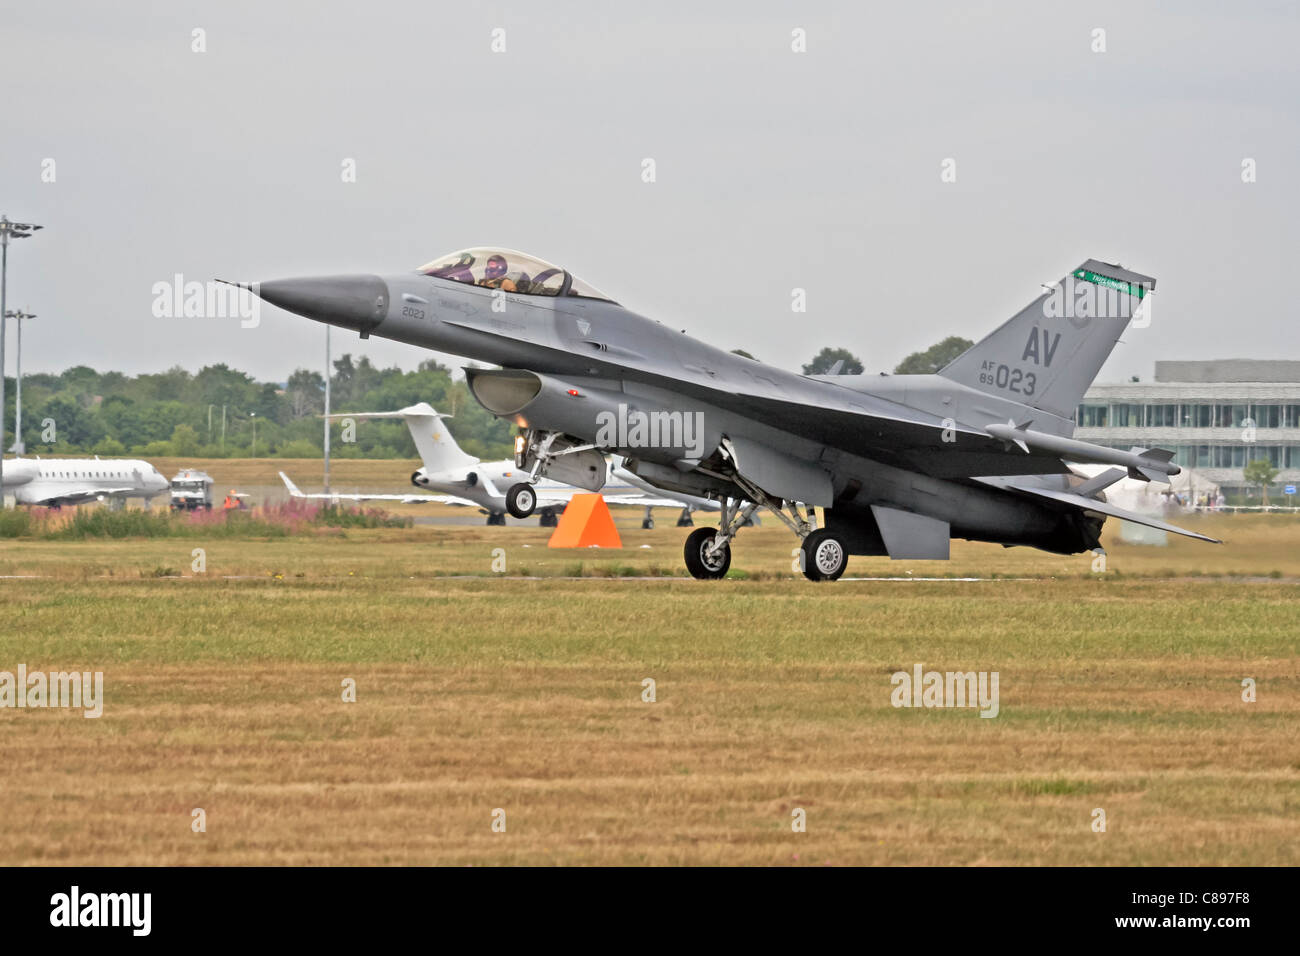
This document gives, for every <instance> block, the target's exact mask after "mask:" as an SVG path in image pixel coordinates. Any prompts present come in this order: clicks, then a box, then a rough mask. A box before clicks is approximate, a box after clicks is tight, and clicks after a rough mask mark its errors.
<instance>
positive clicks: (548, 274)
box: [419, 248, 614, 302]
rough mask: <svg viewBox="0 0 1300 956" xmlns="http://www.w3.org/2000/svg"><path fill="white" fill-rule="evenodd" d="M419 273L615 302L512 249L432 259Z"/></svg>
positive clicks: (468, 251) (491, 286)
mask: <svg viewBox="0 0 1300 956" xmlns="http://www.w3.org/2000/svg"><path fill="white" fill-rule="evenodd" d="M419 271H420V272H422V273H423V274H424V275H427V276H432V277H433V278H435V279H451V280H452V281H453V282H464V283H466V284H467V285H478V286H483V287H484V288H487V289H504V290H505V291H506V292H514V293H518V294H520V295H554V296H576V297H578V298H583V299H604V300H605V301H606V302H613V301H614V300H613V299H611V298H610V297H609V296H607V295H605V293H603V292H601V291H600V290H599V289H597V288H596V287H595V286H592V285H588V284H587V283H586V282H583V281H582V280H581V279H579V278H578V277H577V276H575V275H573V274H572V273H571V272H568V271H567V270H565V269H561V268H560V267H559V266H555V265H551V263H549V262H544V261H543V260H541V259H537V258H534V257H533V256H530V255H525V254H524V253H522V252H515V251H514V250H513V249H491V248H482V249H464V250H462V251H460V252H453V253H451V254H450V255H446V256H443V257H442V258H440V259H434V260H433V261H432V262H430V263H428V264H426V265H423V266H420V268H419Z"/></svg>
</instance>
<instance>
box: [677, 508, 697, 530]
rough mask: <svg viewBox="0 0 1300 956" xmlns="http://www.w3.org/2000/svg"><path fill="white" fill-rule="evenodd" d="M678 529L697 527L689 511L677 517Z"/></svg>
mask: <svg viewBox="0 0 1300 956" xmlns="http://www.w3.org/2000/svg"><path fill="white" fill-rule="evenodd" d="M677 527H679V528H694V527H695V522H694V521H693V520H692V519H691V513H690V512H689V511H683V512H682V513H681V514H680V515H678V516H677Z"/></svg>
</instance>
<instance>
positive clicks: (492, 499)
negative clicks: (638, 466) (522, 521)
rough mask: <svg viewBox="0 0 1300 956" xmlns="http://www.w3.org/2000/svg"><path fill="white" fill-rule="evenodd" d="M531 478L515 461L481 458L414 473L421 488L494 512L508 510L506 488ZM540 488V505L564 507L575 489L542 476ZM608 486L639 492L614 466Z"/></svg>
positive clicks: (544, 508)
mask: <svg viewBox="0 0 1300 956" xmlns="http://www.w3.org/2000/svg"><path fill="white" fill-rule="evenodd" d="M526 477H527V475H526V473H525V472H523V471H521V470H520V469H519V467H518V466H517V465H515V463H514V462H513V461H504V460H502V461H479V462H476V463H474V464H472V465H466V466H457V467H454V468H444V469H441V470H437V471H431V470H430V469H429V468H428V467H421V468H419V469H417V470H416V471H415V473H414V474H412V475H411V483H412V484H413V485H415V486H416V487H417V488H422V489H424V490H426V491H431V492H434V493H436V494H443V495H454V496H456V497H458V498H465V499H467V500H469V501H472V502H474V503H475V504H477V505H479V506H480V507H481V508H483V509H485V510H486V511H490V512H492V513H494V514H501V513H504V512H505V510H506V498H505V492H506V490H507V489H508V488H509V487H510V486H511V485H513V484H516V483H518V482H520V481H522V480H524V479H525V478H526ZM535 487H536V488H537V502H538V508H540V509H541V510H547V509H550V508H557V507H558V508H563V506H564V505H565V504H567V503H568V500H569V496H570V495H571V494H572V493H573V489H572V488H571V487H569V486H568V485H564V484H562V483H560V482H558V481H552V480H550V479H549V478H540V479H538V481H537V482H536V484H535ZM605 487H606V489H608V490H610V491H614V492H627V493H635V492H636V490H637V489H636V488H635V487H634V486H633V485H632V484H631V483H630V482H627V481H625V480H623V479H621V478H619V477H617V476H615V475H614V469H613V468H611V469H610V480H609V481H607V482H606V485H605Z"/></svg>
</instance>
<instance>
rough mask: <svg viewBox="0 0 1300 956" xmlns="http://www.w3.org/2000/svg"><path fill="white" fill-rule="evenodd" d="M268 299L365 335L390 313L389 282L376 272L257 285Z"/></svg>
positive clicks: (273, 281) (289, 309) (280, 280)
mask: <svg viewBox="0 0 1300 956" xmlns="http://www.w3.org/2000/svg"><path fill="white" fill-rule="evenodd" d="M253 291H254V292H255V293H257V295H258V296H260V297H261V298H262V299H263V300H264V301H266V302H269V303H271V304H272V305H276V306H279V307H280V308H282V309H284V310H286V311H288V312H295V313H297V314H298V315H303V316H306V317H307V318H309V319H315V320H316V321H317V322H324V323H326V324H328V325H337V326H340V327H341V328H345V329H352V330H353V331H354V332H360V333H361V334H362V335H369V334H370V331H371V330H372V329H374V328H375V326H377V325H379V323H380V322H382V321H384V316H386V315H387V314H388V301H389V293H388V283H386V282H384V280H383V279H381V278H379V276H376V275H351V276H320V277H317V278H310V279H274V280H272V281H270V282H262V283H258V284H257V285H255V286H254V287H253Z"/></svg>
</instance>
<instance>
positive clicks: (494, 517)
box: [487, 511, 506, 527]
mask: <svg viewBox="0 0 1300 956" xmlns="http://www.w3.org/2000/svg"><path fill="white" fill-rule="evenodd" d="M487 523H488V527H496V526H497V525H503V524H505V523H506V516H505V515H503V514H501V512H499V511H498V512H497V513H495V514H490V515H488V516H487Z"/></svg>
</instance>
